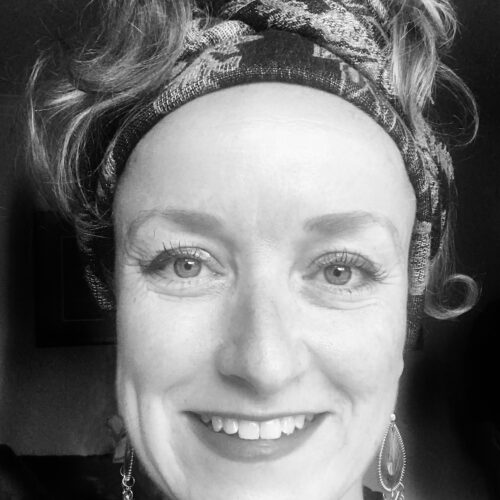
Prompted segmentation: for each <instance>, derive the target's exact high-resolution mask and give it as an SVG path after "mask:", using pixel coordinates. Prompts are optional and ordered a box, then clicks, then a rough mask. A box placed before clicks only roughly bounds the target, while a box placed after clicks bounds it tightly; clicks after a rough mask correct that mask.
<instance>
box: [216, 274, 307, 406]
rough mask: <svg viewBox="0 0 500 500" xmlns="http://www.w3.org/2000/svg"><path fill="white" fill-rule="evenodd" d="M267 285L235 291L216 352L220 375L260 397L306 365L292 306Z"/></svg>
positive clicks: (276, 389) (291, 378) (294, 376)
mask: <svg viewBox="0 0 500 500" xmlns="http://www.w3.org/2000/svg"><path fill="white" fill-rule="evenodd" d="M268 285H269V284H268ZM271 287H272V285H270V286H266V284H265V283H264V284H263V286H252V287H248V288H247V289H246V290H245V291H243V292H241V293H237V294H236V295H235V296H234V297H233V302H232V306H231V307H230V311H229V315H228V318H229V320H228V323H227V331H226V332H225V336H224V340H223V342H222V344H221V345H220V347H219V350H218V353H217V369H218V371H219V373H220V375H221V376H222V377H223V378H224V379H225V380H227V381H229V382H230V383H232V384H237V385H240V386H242V387H246V388H247V389H248V390H250V391H251V392H252V393H254V395H257V396H260V397H262V396H269V395H271V394H273V393H277V392H279V391H280V390H282V389H283V388H285V387H287V386H288V385H290V384H293V382H294V381H296V380H298V379H299V378H300V377H301V375H302V374H303V373H304V372H305V371H306V369H307V365H308V352H307V348H306V344H305V343H304V342H303V339H302V338H301V336H300V335H297V334H296V333H295V329H294V328H293V315H294V311H293V309H294V308H293V307H292V306H291V305H289V304H287V301H286V299H285V298H283V297H284V295H283V293H281V294H280V293H279V292H278V291H276V293H274V292H273V289H272V288H271Z"/></svg>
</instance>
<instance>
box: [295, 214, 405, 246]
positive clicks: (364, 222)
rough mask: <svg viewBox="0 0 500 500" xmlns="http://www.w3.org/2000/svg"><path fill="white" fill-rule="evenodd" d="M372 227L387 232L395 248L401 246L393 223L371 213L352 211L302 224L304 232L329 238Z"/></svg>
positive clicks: (314, 218) (324, 216)
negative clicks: (377, 227)
mask: <svg viewBox="0 0 500 500" xmlns="http://www.w3.org/2000/svg"><path fill="white" fill-rule="evenodd" d="M373 225H376V226H379V227H381V228H382V229H384V230H385V231H387V232H388V233H389V234H390V236H391V238H392V240H393V242H394V244H395V245H396V246H398V247H399V246H400V245H401V235H400V234H399V231H398V229H397V228H396V226H395V225H394V224H393V222H392V221H391V220H390V219H389V218H387V217H385V216H383V215H381V214H374V213H371V212H364V211H354V212H339V213H332V214H325V215H320V216H319V217H313V218H312V219H308V220H307V221H306V222H305V224H304V230H305V231H306V232H315V233H318V234H321V235H325V236H331V235H332V234H353V233H356V232H359V231H360V230H363V229H366V228H367V227H370V226H373Z"/></svg>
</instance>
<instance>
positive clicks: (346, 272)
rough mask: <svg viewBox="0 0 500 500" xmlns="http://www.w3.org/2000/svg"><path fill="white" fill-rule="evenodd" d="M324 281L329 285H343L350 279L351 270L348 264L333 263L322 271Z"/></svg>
mask: <svg viewBox="0 0 500 500" xmlns="http://www.w3.org/2000/svg"><path fill="white" fill-rule="evenodd" d="M323 273H324V275H325V279H326V281H328V283H330V284H331V285H345V284H346V283H348V282H349V281H350V280H351V276H352V271H351V268H350V267H349V266H341V265H338V264H333V265H330V266H327V267H325V270H324V271H323Z"/></svg>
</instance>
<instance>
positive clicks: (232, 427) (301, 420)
mask: <svg viewBox="0 0 500 500" xmlns="http://www.w3.org/2000/svg"><path fill="white" fill-rule="evenodd" d="M200 420H201V421H202V422H203V423H204V424H205V425H206V426H207V427H209V428H211V429H212V430H213V431H214V432H223V433H225V434H228V435H230V436H234V437H238V438H240V439H248V440H257V439H280V438H281V436H282V435H285V436H290V435H292V434H293V433H294V432H296V431H297V430H302V429H304V427H306V426H307V425H309V423H310V422H312V421H313V420H314V415H313V414H303V415H291V416H286V417H281V418H273V419H269V420H263V421H256V420H245V419H237V418H227V417H221V416H217V415H213V416H210V415H207V414H203V415H200Z"/></svg>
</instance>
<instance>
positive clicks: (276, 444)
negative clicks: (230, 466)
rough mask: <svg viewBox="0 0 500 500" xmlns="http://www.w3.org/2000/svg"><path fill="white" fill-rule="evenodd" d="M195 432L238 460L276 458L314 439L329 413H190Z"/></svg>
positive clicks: (222, 453) (223, 454)
mask: <svg viewBox="0 0 500 500" xmlns="http://www.w3.org/2000/svg"><path fill="white" fill-rule="evenodd" d="M187 416H188V417H189V418H188V422H190V427H191V428H192V430H193V432H194V435H195V436H197V437H198V439H199V440H200V441H201V443H203V444H204V446H205V447H206V448H208V449H209V450H211V452H213V453H215V454H217V455H219V456H221V457H224V458H226V459H229V460H231V461H237V462H259V461H268V460H276V459H279V458H282V457H284V456H286V455H289V454H291V453H293V452H295V451H296V450H298V449H300V448H301V447H302V446H305V444H306V443H307V442H308V441H309V440H310V439H311V438H312V436H313V435H314V434H315V432H316V430H317V429H318V428H319V427H321V425H322V423H323V422H324V421H325V418H326V417H327V416H328V413H302V414H294V415H272V416H271V415H270V416H269V417H267V418H262V417H260V416H259V417H257V418H256V417H252V416H247V415H216V414H212V413H205V412H200V413H193V412H187Z"/></svg>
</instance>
